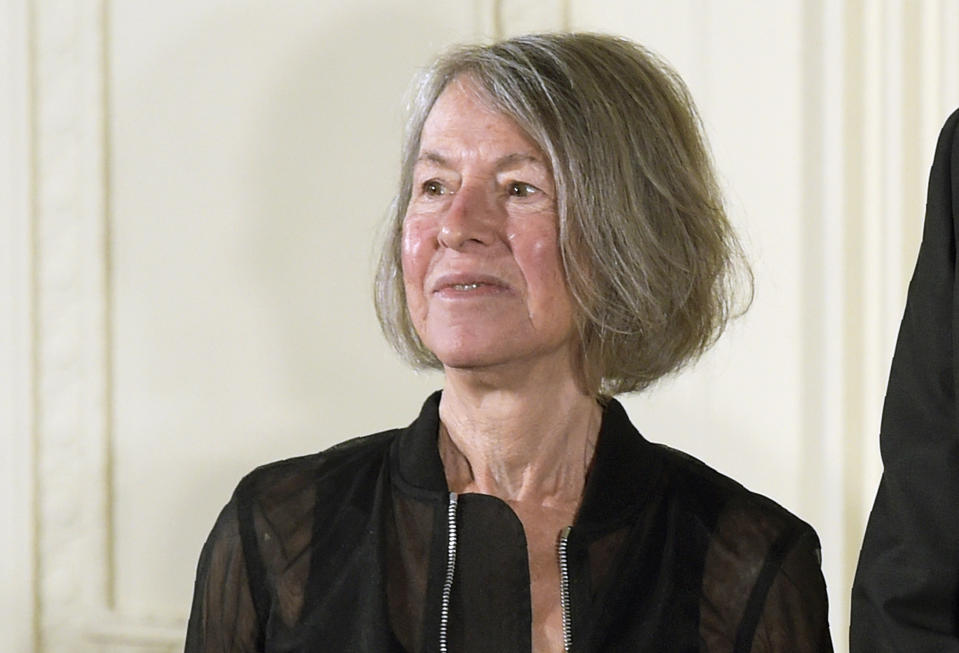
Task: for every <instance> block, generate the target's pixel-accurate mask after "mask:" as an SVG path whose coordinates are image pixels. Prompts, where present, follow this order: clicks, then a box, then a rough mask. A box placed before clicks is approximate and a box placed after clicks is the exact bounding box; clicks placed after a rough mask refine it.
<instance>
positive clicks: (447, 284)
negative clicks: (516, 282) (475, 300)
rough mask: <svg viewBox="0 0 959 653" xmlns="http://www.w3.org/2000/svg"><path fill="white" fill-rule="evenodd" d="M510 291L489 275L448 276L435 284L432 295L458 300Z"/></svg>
mask: <svg viewBox="0 0 959 653" xmlns="http://www.w3.org/2000/svg"><path fill="white" fill-rule="evenodd" d="M508 291H509V285H508V284H506V283H504V282H503V281H502V280H501V279H499V278H498V277H494V276H491V275H487V274H446V275H443V276H440V277H439V278H437V279H436V281H435V282H434V283H433V290H432V294H434V295H439V296H440V297H444V298H449V299H457V298H468V297H488V296H490V295H498V294H502V293H505V292H508Z"/></svg>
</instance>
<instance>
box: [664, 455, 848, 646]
mask: <svg viewBox="0 0 959 653" xmlns="http://www.w3.org/2000/svg"><path fill="white" fill-rule="evenodd" d="M656 447H657V450H658V451H659V453H660V455H662V456H663V459H664V461H665V463H666V464H665V466H664V467H665V470H666V473H665V477H666V478H665V482H666V488H668V490H667V493H668V494H669V495H670V496H671V497H672V499H671V500H672V501H675V502H676V503H677V504H678V505H677V506H674V508H677V507H678V508H679V509H680V510H681V511H684V512H685V515H686V516H687V517H689V518H691V519H690V521H691V522H694V523H698V525H699V526H698V529H699V534H700V535H701V536H702V537H703V538H704V540H703V542H704V546H705V550H704V554H705V555H704V558H703V560H702V584H701V591H702V593H703V595H702V601H701V602H700V603H701V605H700V608H701V610H702V614H701V617H702V622H703V623H702V628H701V635H702V636H703V637H704V639H705V640H706V641H708V642H711V643H713V642H727V641H729V639H735V641H736V642H737V643H739V642H740V641H741V640H742V641H745V642H749V641H753V639H754V638H759V639H762V641H764V642H766V643H767V644H768V643H771V642H778V644H776V645H770V646H769V647H768V648H769V650H796V651H810V652H811V651H817V652H818V651H830V650H832V648H831V645H830V644H829V630H828V625H827V610H828V601H827V599H826V587H825V582H824V580H823V576H822V571H821V564H822V556H821V553H820V543H819V538H818V536H817V535H816V532H815V530H814V529H813V528H812V526H810V525H809V524H808V523H806V522H805V521H803V520H802V519H800V518H799V517H797V516H796V515H794V514H793V513H792V512H790V511H789V510H787V509H786V508H784V507H783V506H781V505H779V504H778V503H776V502H775V501H773V500H772V499H770V498H769V497H766V496H763V495H762V494H759V493H757V492H753V491H750V490H748V489H747V488H745V487H744V486H743V485H742V484H740V483H738V482H737V481H734V480H733V479H731V478H729V477H728V476H726V475H724V474H721V473H720V472H718V471H716V470H715V469H713V468H711V467H709V466H708V465H706V464H705V463H703V462H702V461H700V460H697V459H696V458H694V457H692V456H690V455H688V454H685V453H682V452H679V451H676V450H674V449H671V448H669V447H665V446H662V445H656ZM664 489H665V488H664ZM780 640H782V641H780ZM717 646H718V645H717ZM777 646H780V648H777ZM710 650H712V648H710ZM737 650H738V649H737ZM762 650H766V649H762Z"/></svg>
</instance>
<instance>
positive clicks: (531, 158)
mask: <svg viewBox="0 0 959 653" xmlns="http://www.w3.org/2000/svg"><path fill="white" fill-rule="evenodd" d="M416 163H431V164H434V165H437V166H441V167H449V166H450V162H449V159H447V158H446V157H445V156H443V155H442V154H440V153H439V152H435V151H433V150H424V151H423V152H421V153H420V155H419V156H418V157H416ZM525 163H530V164H533V165H535V166H539V167H541V168H543V169H544V170H545V171H547V172H548V171H549V166H547V165H546V164H545V163H544V162H543V160H542V159H541V158H540V157H537V156H535V155H533V154H529V153H528V152H513V153H511V154H506V155H504V156H501V157H500V158H498V159H496V161H495V162H494V164H493V167H494V168H495V169H496V170H502V169H504V168H512V167H515V166H518V165H522V164H525Z"/></svg>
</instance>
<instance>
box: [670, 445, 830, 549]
mask: <svg viewBox="0 0 959 653" xmlns="http://www.w3.org/2000/svg"><path fill="white" fill-rule="evenodd" d="M653 446H654V449H655V450H656V451H657V452H658V455H659V456H661V458H662V461H663V469H664V476H665V479H664V482H665V483H666V484H667V486H668V488H669V490H668V492H669V494H671V495H672V497H673V499H674V500H675V501H678V502H680V503H681V504H682V505H683V506H684V507H685V508H686V509H687V510H690V511H692V512H694V513H696V515H697V517H698V518H699V519H701V520H702V521H703V522H704V523H705V524H707V525H708V526H709V527H710V529H711V530H715V528H716V527H717V526H719V525H721V524H723V523H725V522H728V521H735V522H742V523H751V524H753V525H754V528H755V529H756V530H757V533H773V532H781V531H783V530H786V529H789V530H806V529H808V530H809V531H812V527H811V526H809V525H808V524H807V523H806V522H804V521H803V520H801V519H800V518H799V517H797V516H796V515H794V514H793V513H792V512H790V511H789V510H787V509H786V508H784V507H783V506H781V505H780V504H779V503H777V502H776V501H774V500H773V499H771V498H769V497H767V496H765V495H763V494H760V493H758V492H754V491H752V490H750V489H748V488H746V487H745V486H744V485H742V484H741V483H739V482H738V481H736V480H734V479H732V478H730V477H729V476H726V475H725V474H723V473H721V472H719V471H717V470H716V469H714V468H712V467H710V466H709V465H707V464H706V463H704V462H703V461H701V460H699V459H698V458H695V457H694V456H691V455H689V454H687V453H685V452H682V451H679V450H677V449H673V448H671V447H669V446H666V445H663V444H655V445H653Z"/></svg>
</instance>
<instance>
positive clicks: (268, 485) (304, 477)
mask: <svg viewBox="0 0 959 653" xmlns="http://www.w3.org/2000/svg"><path fill="white" fill-rule="evenodd" d="M397 432H398V431H397V430H389V431H382V432H379V433H374V434H372V435H365V436H361V437H356V438H352V439H349V440H345V441H343V442H340V443H339V444H335V445H333V446H332V447H330V448H329V449H325V450H323V451H320V452H317V453H312V454H307V455H304V456H296V457H293V458H287V459H284V460H278V461H274V462H270V463H267V464H265V465H260V466H259V467H257V468H256V469H254V470H253V471H251V472H249V473H248V474H247V475H246V476H244V477H243V478H242V480H240V482H239V484H238V485H237V488H236V492H235V498H236V499H237V500H238V501H239V502H240V503H241V504H244V503H245V504H249V503H255V504H257V505H258V506H260V507H261V508H263V507H267V506H272V505H276V504H282V503H284V502H289V501H291V500H292V501H295V497H296V496H298V495H303V494H308V495H311V497H314V498H315V497H316V496H317V495H318V494H323V493H324V492H328V491H330V490H332V489H335V488H337V487H339V488H341V489H347V488H351V487H352V488H355V487H357V485H358V484H361V483H362V481H364V480H368V479H369V478H370V477H375V476H376V475H377V474H378V473H379V471H380V469H381V468H382V465H383V462H384V459H385V456H386V453H387V451H388V450H389V447H390V443H391V442H392V441H393V438H394V437H395V436H396V433H397ZM344 482H345V483H344Z"/></svg>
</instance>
